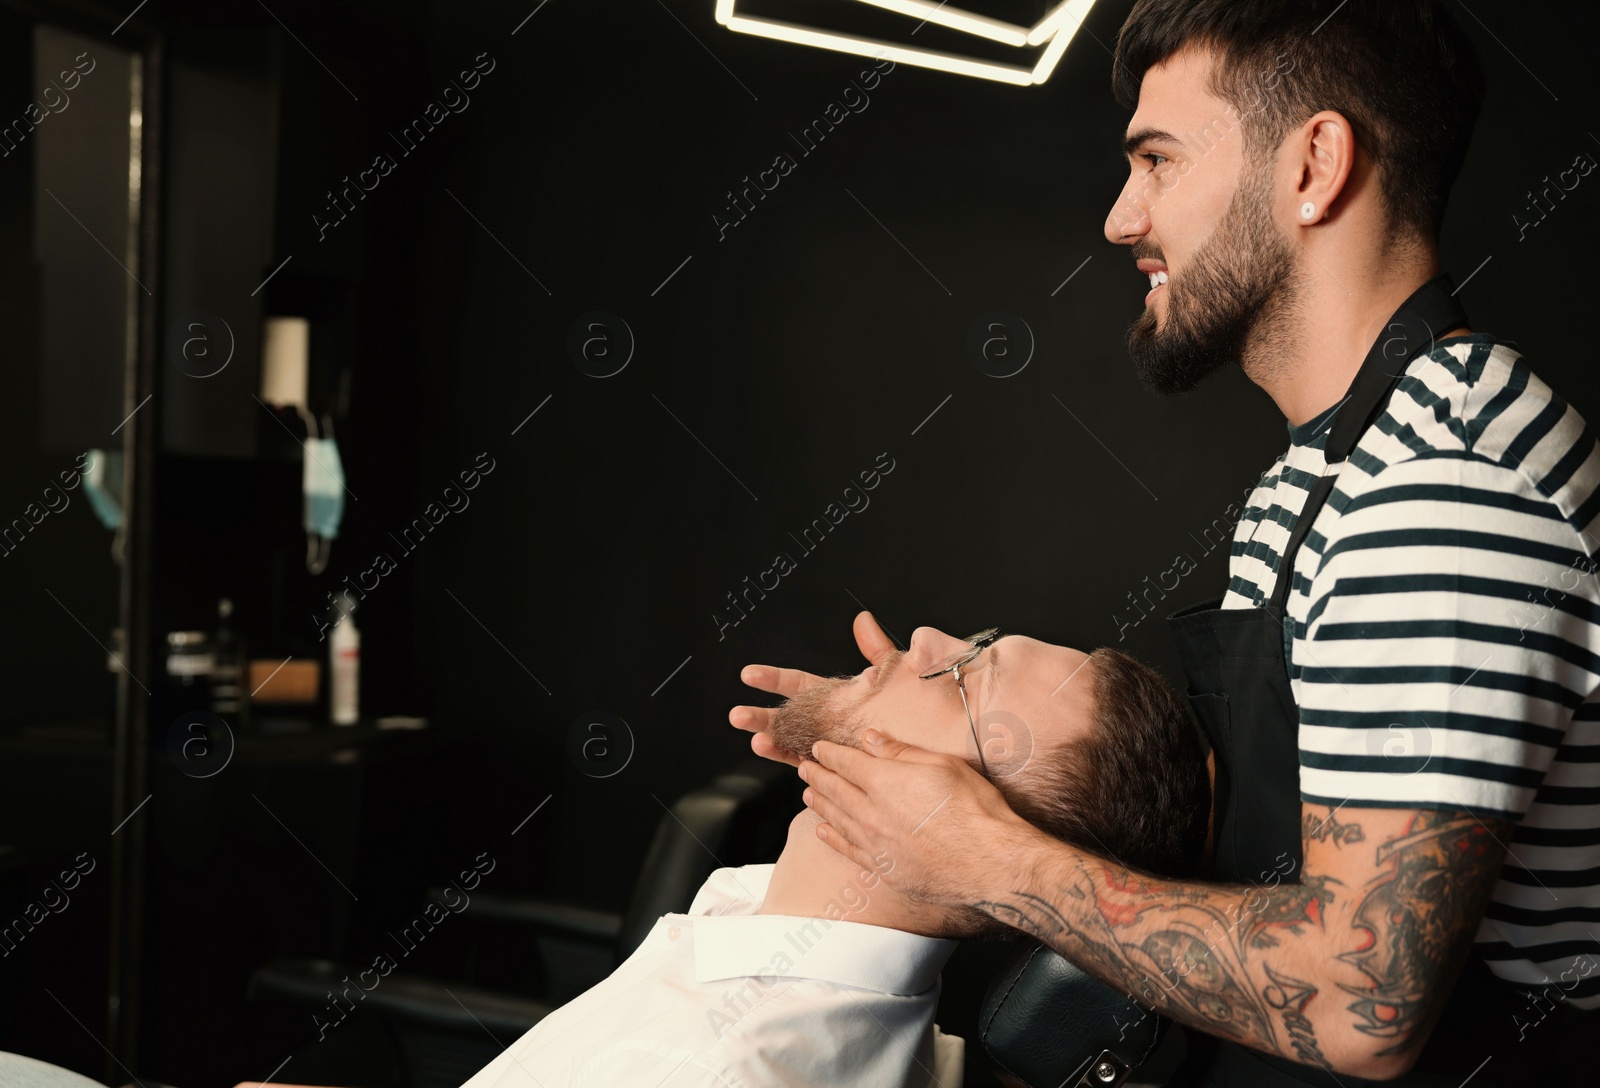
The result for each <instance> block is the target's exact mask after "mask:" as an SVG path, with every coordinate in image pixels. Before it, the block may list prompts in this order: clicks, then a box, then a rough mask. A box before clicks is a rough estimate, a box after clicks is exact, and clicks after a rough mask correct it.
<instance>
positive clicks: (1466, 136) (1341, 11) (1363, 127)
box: [1111, 0, 1486, 243]
mask: <svg viewBox="0 0 1600 1088" xmlns="http://www.w3.org/2000/svg"><path fill="white" fill-rule="evenodd" d="M1189 46H1200V47H1204V48H1207V49H1209V51H1210V52H1211V53H1212V56H1213V58H1214V59H1215V61H1216V63H1215V65H1214V67H1213V69H1212V78H1211V83H1210V88H1209V89H1210V90H1211V93H1213V94H1214V95H1216V96H1217V97H1218V98H1221V99H1222V100H1223V101H1225V102H1227V103H1228V104H1229V105H1231V106H1233V107H1234V108H1235V109H1237V110H1239V111H1240V113H1241V114H1242V115H1243V117H1244V119H1243V120H1242V121H1241V127H1242V128H1243V130H1244V141H1245V151H1246V155H1247V158H1248V160H1249V161H1251V162H1258V161H1260V159H1261V157H1262V156H1263V155H1265V154H1267V153H1270V152H1272V151H1275V150H1276V149H1277V148H1278V147H1279V146H1280V145H1281V144H1282V142H1283V138H1284V137H1285V136H1286V135H1288V133H1289V131H1290V130H1291V129H1293V128H1294V127H1295V126H1297V125H1300V124H1302V123H1304V122H1305V121H1306V120H1307V119H1308V118H1310V117H1311V116H1312V115H1313V114H1315V113H1317V112H1318V111H1319V110H1324V109H1329V110H1335V111H1337V112H1338V113H1339V114H1341V115H1342V116H1343V117H1344V118H1345V120H1347V121H1349V122H1350V127H1351V128H1352V129H1353V130H1354V132H1355V137H1356V142H1357V144H1358V145H1359V146H1360V147H1361V148H1362V149H1363V150H1364V151H1365V152H1366V153H1367V155H1368V156H1370V157H1371V159H1372V161H1373V162H1374V163H1375V164H1376V166H1377V171H1378V178H1379V190H1380V192H1381V193H1382V195H1383V202H1384V206H1385V214H1386V216H1387V225H1388V228H1389V233H1390V236H1391V237H1395V238H1404V237H1407V236H1409V237H1410V238H1411V239H1413V240H1415V241H1421V242H1424V243H1434V242H1437V240H1438V237H1439V230H1440V227H1441V226H1442V225H1443V223H1444V212H1445V205H1446V202H1447V201H1448V199H1449V195H1450V187H1451V185H1453V184H1454V183H1455V180H1456V178H1457V176H1458V175H1459V174H1460V173H1461V167H1462V164H1463V163H1464V162H1465V161H1466V156H1467V145H1468V143H1469V142H1470V140H1471V138H1472V130H1473V127H1474V126H1475V125H1476V124H1477V120H1478V115H1479V113H1480V111H1481V109H1482V103H1483V94H1484V86H1485V82H1486V80H1485V76H1484V71H1483V66H1482V62H1481V60H1480V58H1479V56H1478V53H1477V50H1476V49H1475V48H1474V47H1473V45H1472V42H1471V41H1470V40H1469V39H1468V38H1467V37H1466V36H1465V35H1464V34H1463V33H1462V32H1461V28H1460V27H1459V26H1458V25H1457V23H1456V21H1455V18H1454V17H1453V16H1452V15H1451V13H1450V12H1449V11H1447V10H1446V9H1445V7H1444V5H1443V4H1442V3H1439V2H1437V0H1344V2H1343V3H1341V2H1340V0H1137V2H1136V3H1135V4H1134V7H1133V11H1132V12H1131V13H1130V14H1129V16H1128V18H1127V21H1126V22H1124V23H1123V24H1122V30H1121V32H1120V33H1119V34H1118V35H1117V48H1116V55H1115V63H1114V64H1113V65H1112V75H1111V82H1112V90H1113V92H1114V93H1115V95H1116V97H1117V101H1118V102H1120V103H1121V104H1122V105H1123V106H1125V107H1127V108H1128V109H1130V110H1132V109H1137V107H1138V104H1139V86H1140V84H1141V82H1142V81H1143V80H1144V76H1145V73H1146V72H1147V71H1149V69H1150V68H1152V67H1153V66H1155V65H1158V64H1161V63H1163V62H1164V61H1166V60H1168V59H1169V58H1170V57H1172V56H1173V55H1174V54H1176V53H1178V52H1179V51H1181V50H1183V49H1185V48H1187V47H1189ZM1180 135H1181V134H1180Z"/></svg>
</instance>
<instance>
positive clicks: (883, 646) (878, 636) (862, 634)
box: [851, 612, 895, 665]
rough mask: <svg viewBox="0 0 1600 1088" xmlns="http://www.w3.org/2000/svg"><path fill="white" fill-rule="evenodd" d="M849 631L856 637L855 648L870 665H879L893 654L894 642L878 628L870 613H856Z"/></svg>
mask: <svg viewBox="0 0 1600 1088" xmlns="http://www.w3.org/2000/svg"><path fill="white" fill-rule="evenodd" d="M851 630H852V631H853V633H854V634H855V636H856V648H857V649H859V650H860V651H861V656H862V657H864V658H866V659H867V660H868V661H870V662H871V663H872V664H874V665H881V664H883V660H884V658H886V657H888V656H889V655H890V654H892V653H894V649H895V647H894V640H893V639H891V638H890V637H889V636H888V634H887V633H885V631H884V629H883V628H882V627H880V626H878V621H877V619H876V618H875V617H874V616H873V615H872V613H871V612H858V613H857V614H856V619H855V623H854V624H853V625H852V627H851Z"/></svg>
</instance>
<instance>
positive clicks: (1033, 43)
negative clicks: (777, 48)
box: [716, 0, 1094, 87]
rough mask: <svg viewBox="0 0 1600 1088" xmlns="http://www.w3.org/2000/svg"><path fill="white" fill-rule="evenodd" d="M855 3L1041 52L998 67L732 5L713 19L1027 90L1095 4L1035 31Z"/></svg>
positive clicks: (926, 6) (1078, 6) (930, 10)
mask: <svg viewBox="0 0 1600 1088" xmlns="http://www.w3.org/2000/svg"><path fill="white" fill-rule="evenodd" d="M854 2H855V3H861V4H871V5H872V6H873V7H879V8H883V9H885V10H887V11H892V12H894V13H896V14H898V15H904V16H906V17H908V18H912V19H921V20H922V21H923V22H928V23H936V24H938V25H940V26H943V27H946V28H948V29H950V30H955V31H959V32H961V33H965V34H972V35H974V36H976V37H981V38H987V39H989V40H990V41H996V42H999V43H1001V44H1002V45H1009V46H1015V47H1017V48H1032V47H1037V46H1040V45H1043V46H1044V50H1043V51H1042V52H1041V53H1040V54H1039V56H1038V57H1037V58H1036V59H1035V61H1034V63H1033V66H1032V67H1023V66H1021V65H1014V64H997V63H995V62H993V61H985V60H975V59H973V58H971V57H962V56H957V55H956V54H954V53H944V52H940V51H938V50H932V49H917V48H913V47H911V46H905V45H896V44H895V43H893V42H885V41H879V40H877V39H875V38H863V37H858V36H855V35H851V34H841V33H837V32H835V31H831V30H822V29H818V28H816V27H806V26H799V25H797V24H795V23H785V22H781V21H779V20H776V19H760V18H754V17H751V16H748V15H740V14H738V13H737V12H735V11H734V3H735V0H717V9H716V18H717V22H719V23H721V24H722V25H723V26H725V27H727V28H728V29H729V30H733V31H737V32H738V33H740V34H754V35H757V36H759V37H763V38H772V39H774V40H776V41H783V42H794V43H796V44H798V45H810V46H814V47H816V48H818V49H832V50H835V51H836V52H840V53H853V54H855V55H856V56H861V57H882V58H884V59H886V60H891V61H894V62H895V63H896V64H913V65H917V66H919V67H922V68H933V69H936V70H938V71H942V72H951V73H953V74H955V75H963V76H973V77H975V78H978V79H992V80H997V81H999V82H1001V83H1011V84H1014V85H1016V86H1019V87H1026V86H1029V85H1031V84H1035V83H1043V82H1044V81H1045V80H1047V79H1049V78H1050V73H1052V72H1054V71H1055V68H1056V64H1057V62H1059V61H1060V60H1061V55H1062V54H1063V53H1065V52H1066V51H1067V46H1068V45H1069V44H1070V43H1071V42H1072V37H1073V35H1074V34H1076V33H1077V31H1078V27H1080V26H1082V25H1083V20H1084V19H1085V18H1086V17H1087V16H1088V14H1089V9H1090V8H1092V7H1094V0H1063V2H1062V3H1060V4H1057V5H1056V6H1055V7H1053V8H1051V9H1050V11H1049V13H1048V14H1046V15H1045V16H1044V18H1042V19H1040V20H1039V21H1038V22H1037V23H1035V24H1034V25H1033V26H1031V27H1022V26H1015V25H1013V24H1011V23H1004V22H1001V21H999V20H998V19H990V18H988V17H986V16H983V15H974V14H972V13H971V12H967V11H960V10H958V9H955V8H951V7H949V6H947V5H945V4H934V3H927V2H925V0H854ZM919 26H920V24H919Z"/></svg>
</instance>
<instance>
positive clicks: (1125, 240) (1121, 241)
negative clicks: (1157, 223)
mask: <svg viewBox="0 0 1600 1088" xmlns="http://www.w3.org/2000/svg"><path fill="white" fill-rule="evenodd" d="M1134 182H1135V178H1133V177H1130V178H1129V179H1128V183H1127V184H1126V185H1124V186H1123V187H1122V192H1121V193H1119V194H1117V200H1116V203H1114V204H1112V205H1111V211H1110V213H1109V214H1108V215H1107V216H1106V240H1107V241H1108V242H1111V243H1112V244H1113V245H1119V246H1126V245H1132V244H1133V243H1134V242H1137V241H1138V240H1139V239H1141V238H1143V237H1144V236H1145V235H1146V234H1149V233H1150V209H1149V208H1147V207H1145V203H1144V200H1143V198H1142V196H1141V193H1140V190H1139V189H1138V187H1137V186H1135V184H1134Z"/></svg>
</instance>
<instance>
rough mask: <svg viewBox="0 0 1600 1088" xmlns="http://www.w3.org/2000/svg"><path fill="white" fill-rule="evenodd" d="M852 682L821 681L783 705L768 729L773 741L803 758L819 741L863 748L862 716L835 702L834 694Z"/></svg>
mask: <svg viewBox="0 0 1600 1088" xmlns="http://www.w3.org/2000/svg"><path fill="white" fill-rule="evenodd" d="M849 685H850V681H849V680H844V679H839V678H831V679H825V680H819V681H817V682H816V683H814V684H812V685H811V686H810V687H808V688H806V689H805V690H803V691H801V692H800V693H799V694H798V695H795V696H792V697H791V698H789V699H788V700H786V701H785V702H783V703H781V704H779V705H778V706H777V707H775V708H774V709H773V711H772V725H771V727H770V728H769V729H768V730H767V732H768V734H769V735H770V736H771V737H772V742H773V743H774V744H775V745H777V746H778V748H779V750H780V751H782V752H784V753H786V754H788V755H792V756H798V757H799V758H801V759H810V758H811V746H812V745H813V744H815V743H816V742H817V741H819V740H831V741H833V742H834V743H835V744H847V745H849V746H850V747H852V748H859V747H860V746H861V744H860V736H861V728H862V727H861V721H860V718H859V717H858V716H856V715H854V714H850V713H849V712H848V711H846V709H845V708H843V707H840V706H837V705H834V704H835V700H834V696H835V695H837V694H839V693H840V692H841V691H842V690H843V689H844V688H846V687H848V686H849Z"/></svg>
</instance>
